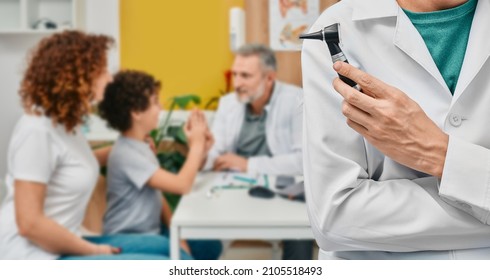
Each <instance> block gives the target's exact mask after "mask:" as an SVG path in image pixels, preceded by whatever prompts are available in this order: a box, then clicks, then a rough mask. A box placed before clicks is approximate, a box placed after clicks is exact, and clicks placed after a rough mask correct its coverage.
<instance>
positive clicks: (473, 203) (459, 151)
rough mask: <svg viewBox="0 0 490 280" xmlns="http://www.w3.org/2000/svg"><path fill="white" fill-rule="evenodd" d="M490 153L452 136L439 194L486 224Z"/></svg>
mask: <svg viewBox="0 0 490 280" xmlns="http://www.w3.org/2000/svg"><path fill="white" fill-rule="evenodd" d="M489 175H490V151H489V150H488V149H486V148H484V147H481V146H479V145H476V144H473V143H469V142H466V141H463V140H461V139H458V138H455V137H453V136H450V137H449V144H448V149H447V154H446V161H445V163H444V170H443V175H442V179H441V183H440V186H439V195H440V196H441V198H443V199H444V201H446V202H447V203H449V204H450V205H452V206H454V207H456V208H458V209H460V210H462V211H465V212H466V213H468V214H470V215H472V216H474V217H475V218H477V219H478V220H479V221H480V222H482V223H484V224H488V217H489V213H490V211H489V210H490V209H489V206H490V176H489Z"/></svg>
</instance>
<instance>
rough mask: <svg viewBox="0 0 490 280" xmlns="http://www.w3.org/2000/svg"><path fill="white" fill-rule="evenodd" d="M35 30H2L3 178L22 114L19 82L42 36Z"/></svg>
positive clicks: (0, 142) (0, 143)
mask: <svg viewBox="0 0 490 280" xmlns="http://www.w3.org/2000/svg"><path fill="white" fill-rule="evenodd" d="M41 38H42V36H41V35H33V34H22V35H20V34H0V114H1V115H0V116H1V117H0V178H1V179H2V180H3V178H4V177H5V171H6V166H7V154H6V153H7V145H8V142H9V139H10V134H11V132H12V129H13V127H14V125H15V122H16V121H17V119H18V118H19V117H20V115H21V114H22V107H21V105H20V98H19V95H18V91H19V84H20V81H21V78H22V73H23V71H24V69H25V67H26V66H25V60H26V54H27V52H28V50H30V49H31V47H32V46H34V45H35V44H36V43H37V42H38V41H39V40H40V39H41Z"/></svg>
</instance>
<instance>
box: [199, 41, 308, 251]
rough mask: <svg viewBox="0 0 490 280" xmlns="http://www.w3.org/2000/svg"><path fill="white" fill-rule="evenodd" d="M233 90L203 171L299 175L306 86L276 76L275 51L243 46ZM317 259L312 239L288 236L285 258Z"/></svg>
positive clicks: (224, 103)
mask: <svg viewBox="0 0 490 280" xmlns="http://www.w3.org/2000/svg"><path fill="white" fill-rule="evenodd" d="M232 75H233V85H234V87H235V92H233V93H230V94H228V95H226V96H224V97H222V98H221V99H220V102H219V106H218V111H217V112H216V116H215V118H214V121H213V126H212V133H213V136H214V138H215V143H214V145H213V147H212V148H211V150H210V151H209V153H208V158H207V161H206V164H205V166H204V168H205V169H213V170H217V171H222V170H236V171H241V172H247V173H250V174H269V175H301V174H302V171H303V166H302V151H301V137H302V133H301V131H302V121H303V120H302V116H303V111H302V108H303V103H302V90H301V89H300V88H299V87H296V86H293V85H289V84H286V83H282V82H279V81H277V80H276V59H275V55H274V52H273V51H272V50H271V49H270V48H268V47H266V46H263V45H257V44H250V45H244V46H242V47H241V48H239V49H238V51H237V52H236V57H235V61H234V63H233V66H232ZM312 257H313V242H312V240H284V241H283V253H282V259H288V260H305V259H312Z"/></svg>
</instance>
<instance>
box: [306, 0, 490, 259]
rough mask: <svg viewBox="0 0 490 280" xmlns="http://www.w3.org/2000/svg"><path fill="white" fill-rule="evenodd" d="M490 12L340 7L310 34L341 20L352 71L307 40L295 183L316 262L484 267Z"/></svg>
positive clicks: (450, 5)
mask: <svg viewBox="0 0 490 280" xmlns="http://www.w3.org/2000/svg"><path fill="white" fill-rule="evenodd" d="M489 10H490V1H488V0H454V1H449V0H446V1H444V0H431V1H428V0H416V1H414V0H412V1H408V0H406V1H405V0H399V1H395V0H343V1H341V2H339V3H338V4H336V5H334V6H332V7H331V8H329V9H328V10H326V11H325V12H324V13H323V14H322V15H321V16H320V18H319V19H318V20H317V22H316V23H315V24H314V26H313V27H312V28H311V31H318V30H320V29H321V28H323V27H325V26H328V25H331V24H334V23H340V41H341V46H342V48H343V51H344V53H345V55H346V57H347V58H348V59H349V62H350V63H351V65H348V64H345V63H340V62H338V63H336V64H335V65H332V60H331V58H330V54H329V51H328V48H327V47H326V45H325V43H323V42H321V41H309V42H305V43H304V46H303V53H302V68H303V81H304V91H305V96H304V102H305V103H304V104H305V106H304V141H303V143H304V165H305V166H304V172H305V174H304V175H305V187H306V200H307V204H308V212H309V216H310V221H311V225H312V229H313V231H314V234H315V237H316V240H317V243H318V244H319V246H320V249H321V250H320V256H319V257H320V258H330V257H332V256H333V257H337V258H346V259H373V258H374V259H385V258H388V259H398V258H399V259H417V258H422V259H481V258H483V259H490V226H488V224H490V219H489V217H490V133H489V129H488V125H489V121H490V109H489V108H490V61H489V59H488V58H489V55H490V39H489V37H488V36H489V34H490V17H489V16H488V11H489ZM433 11H439V12H438V13H432V12H433ZM451 15H453V16H454V17H450V16H451ZM438 17H441V18H438ZM444 17H446V19H449V20H448V21H442V20H444V19H443V18H444ZM431 20H432V21H431ZM439 20H441V21H439ZM441 23H443V24H442V25H431V24H441ZM451 24H459V25H458V26H452V25H451ZM434 26H437V28H435V29H432V31H431V32H428V33H427V32H426V31H427V30H430V28H431V27H434ZM458 28H461V29H458ZM455 30H458V31H457V32H453V31H455ZM434 31H435V32H434ZM440 32H443V33H440ZM441 34H442V36H441ZM438 36H440V37H438ZM434 39H435V40H436V42H434ZM431 40H432V41H431ZM438 48H442V49H439V50H438ZM465 48H466V50H465ZM458 51H459V52H461V55H458ZM448 58H451V59H452V58H458V59H459V62H457V60H458V59H456V60H455V61H456V62H454V61H453V62H451V63H449V64H446V65H444V64H441V63H440V62H441V61H444V60H446V59H448ZM454 67H456V68H457V69H456V70H457V71H453V72H452V73H453V74H454V73H456V75H453V77H452V79H448V77H450V75H447V71H446V70H448V69H450V70H451V68H453V69H452V70H454ZM458 71H460V72H458ZM337 72H338V73H340V74H342V75H344V76H347V77H350V78H351V79H353V80H354V81H356V82H357V83H358V84H359V85H360V86H361V88H362V92H360V91H357V90H355V89H354V88H351V87H349V86H348V85H347V84H345V83H343V82H342V81H341V80H340V79H338V78H337ZM450 72H451V71H450ZM441 73H442V74H441ZM458 74H459V75H458ZM332 252H333V253H332Z"/></svg>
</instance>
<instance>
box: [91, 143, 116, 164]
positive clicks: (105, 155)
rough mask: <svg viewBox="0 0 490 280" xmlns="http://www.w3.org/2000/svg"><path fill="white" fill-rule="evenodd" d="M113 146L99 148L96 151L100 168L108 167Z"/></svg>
mask: <svg viewBox="0 0 490 280" xmlns="http://www.w3.org/2000/svg"><path fill="white" fill-rule="evenodd" d="M111 150H112V145H111V146H108V147H103V148H99V149H97V150H94V155H95V158H96V159H97V161H98V162H99V165H100V166H106V165H107V160H108V159H109V154H110V153H111Z"/></svg>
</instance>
